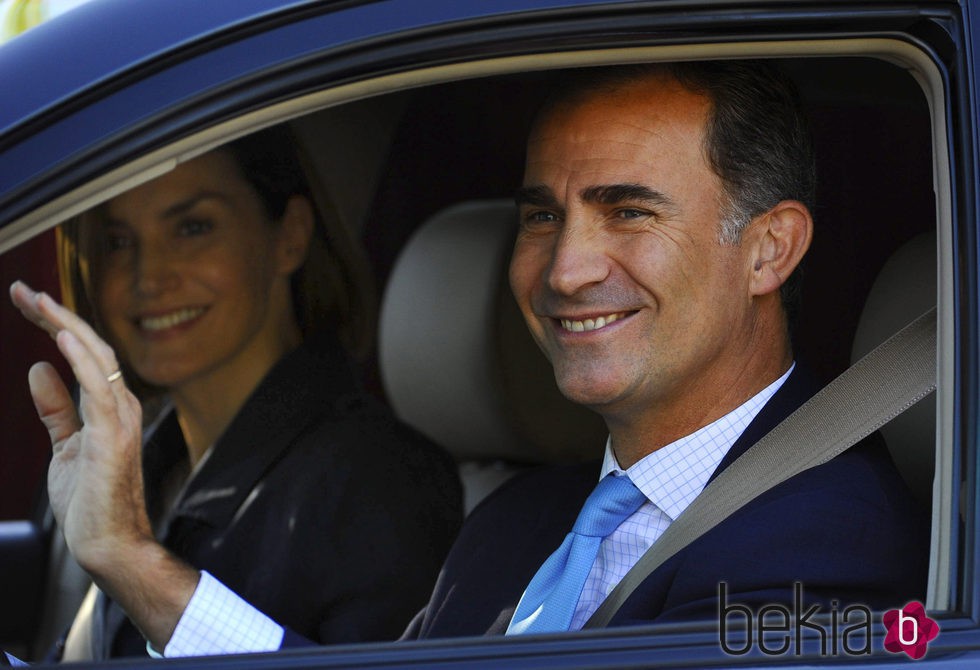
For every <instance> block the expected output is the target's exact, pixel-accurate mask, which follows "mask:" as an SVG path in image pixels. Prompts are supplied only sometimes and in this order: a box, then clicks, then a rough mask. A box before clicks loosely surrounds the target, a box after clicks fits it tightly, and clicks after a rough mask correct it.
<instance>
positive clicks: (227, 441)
mask: <svg viewBox="0 0 980 670" xmlns="http://www.w3.org/2000/svg"><path fill="white" fill-rule="evenodd" d="M185 449H186V447H185V446H184V442H183V439H182V438H181V433H180V430H179V427H178V426H177V422H176V419H175V417H174V416H172V415H171V416H169V417H167V418H166V419H165V420H164V421H163V423H162V424H161V425H160V427H159V428H158V429H157V430H156V431H155V432H154V434H153V436H152V437H151V438H150V439H149V440H148V441H147V443H146V446H145V448H144V468H145V469H144V475H145V479H146V491H147V505H148V508H149V509H150V511H151V514H153V512H159V511H160V505H161V501H160V492H161V483H162V481H163V478H164V477H165V476H166V474H167V473H168V472H171V471H172V470H173V468H174V466H175V464H177V463H178V462H179V461H180V460H181V459H185V458H186V455H185ZM461 522H462V502H461V488H460V485H459V480H458V477H457V474H456V467H455V464H454V463H453V461H452V459H450V458H449V456H448V455H447V454H445V453H444V452H442V451H441V450H439V449H437V448H436V447H435V446H434V445H432V444H431V443H430V442H429V441H428V440H426V439H425V438H423V437H422V436H421V435H419V434H418V433H416V432H414V431H413V430H411V429H409V428H408V427H407V426H405V425H404V424H401V423H400V422H398V421H397V420H395V419H394V417H393V416H392V415H391V414H390V413H389V412H387V411H386V410H383V409H381V408H380V406H379V405H377V404H376V403H375V402H374V401H372V400H371V399H369V398H368V397H366V396H365V395H363V394H361V393H359V392H358V390H357V389H356V388H355V385H354V381H353V376H352V374H351V372H350V369H349V366H348V363H347V361H346V359H345V358H344V356H343V355H342V354H341V353H340V351H339V349H338V348H337V347H336V346H333V345H329V344H323V343H321V346H320V348H319V349H318V350H316V351H314V350H311V349H309V348H306V347H304V348H301V349H299V350H297V351H296V352H293V353H292V354H290V355H288V356H286V357H285V358H284V359H283V360H282V361H280V362H279V363H278V364H277V365H276V367H275V368H273V370H271V371H270V373H269V374H268V376H267V377H266V379H265V380H263V382H262V383H261V385H260V386H259V387H258V388H257V389H256V391H255V392H254V393H253V394H252V396H251V397H250V398H249V400H248V401H247V402H246V404H245V405H244V406H243V407H242V409H241V411H240V412H239V413H238V415H237V416H236V417H235V419H234V421H233V422H232V424H231V425H230V426H229V427H228V429H227V430H226V431H225V433H224V434H223V435H222V436H221V438H220V439H219V441H218V443H217V444H216V445H215V446H214V448H213V452H212V454H211V456H210V457H209V459H208V460H207V461H206V462H205V463H204V465H203V466H202V468H201V470H200V471H199V472H198V473H197V475H196V476H195V477H194V479H193V480H192V481H191V482H190V484H189V485H188V487H187V490H186V491H185V492H184V495H183V496H182V497H181V499H180V501H179V502H178V504H177V507H176V509H175V511H174V514H173V516H172V518H171V520H170V522H169V523H168V524H167V527H166V530H165V532H164V536H163V542H164V544H165V545H166V546H167V547H168V548H169V549H170V550H172V551H173V552H174V553H175V554H177V555H178V556H180V557H181V558H183V559H184V560H186V561H188V562H189V563H190V564H191V565H193V566H194V567H196V568H199V569H203V570H207V571H208V572H210V573H211V574H213V575H214V576H215V577H217V578H218V579H219V580H221V581H222V582H223V583H224V584H225V585H227V586H228V587H230V588H231V589H232V590H234V591H235V592H236V593H238V594H239V595H240V596H242V597H244V598H245V599H246V600H247V601H249V602H250V603H251V604H253V605H254V606H256V607H257V608H258V609H260V610H261V611H263V612H264V613H266V614H267V615H269V616H271V617H272V618H273V619H274V620H276V621H277V622H279V623H281V624H283V625H284V626H288V627H289V628H290V629H292V630H293V631H295V632H297V633H299V634H302V635H303V636H304V637H306V638H308V639H309V640H311V641H314V642H318V643H321V644H327V643H337V642H357V641H366V640H382V639H393V638H395V637H397V636H398V635H399V634H400V633H401V632H402V630H403V629H404V627H405V625H406V623H407V622H408V621H409V620H410V619H411V618H412V615H414V614H415V613H416V612H417V611H418V609H419V608H420V607H422V606H423V605H424V604H425V602H426V599H427V597H428V596H429V594H430V593H431V590H432V585H433V583H434V581H435V579H436V575H437V574H438V571H439V567H440V565H441V564H442V561H443V559H444V558H445V555H446V553H447V552H448V550H449V547H450V546H451V544H452V541H453V539H454V538H455V536H456V533H457V531H458V530H459V526H460V524H461ZM104 625H105V627H106V630H104V631H103V633H104V635H103V639H104V642H103V644H104V647H105V650H106V651H109V650H110V649H111V655H113V656H117V655H131V654H139V655H145V644H146V643H145V641H144V640H143V638H142V637H140V636H139V634H138V633H137V632H136V630H135V629H134V628H133V626H132V624H130V623H129V622H128V620H125V618H124V616H123V615H122V613H121V610H119V608H118V606H115V605H112V606H111V607H110V608H109V612H107V616H106V623H105V624H104Z"/></svg>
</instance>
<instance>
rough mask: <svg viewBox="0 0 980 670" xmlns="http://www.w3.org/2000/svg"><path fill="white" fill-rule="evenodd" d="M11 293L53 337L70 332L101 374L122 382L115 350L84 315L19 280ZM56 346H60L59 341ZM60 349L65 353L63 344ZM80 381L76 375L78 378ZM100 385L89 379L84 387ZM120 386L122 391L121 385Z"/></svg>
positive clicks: (23, 309)
mask: <svg viewBox="0 0 980 670" xmlns="http://www.w3.org/2000/svg"><path fill="white" fill-rule="evenodd" d="M10 295H11V297H12V299H13V301H14V304H15V305H17V307H18V308H19V309H20V311H21V312H22V313H23V314H24V316H25V317H27V319H28V320H30V321H31V322H33V323H34V324H36V325H38V326H39V327H41V328H43V329H44V330H45V331H47V332H48V333H50V334H51V335H52V336H53V337H55V339H56V340H57V338H58V333H59V332H60V331H67V332H69V333H71V334H72V336H73V337H74V339H75V340H77V342H79V343H80V344H81V345H82V346H83V347H84V348H85V349H86V350H87V351H88V355H89V356H90V357H91V358H92V359H93V360H94V361H95V362H96V365H97V366H98V369H99V370H100V372H101V376H102V377H103V378H106V379H109V380H110V381H113V382H115V386H116V387H122V386H123V384H122V383H121V382H120V381H118V380H119V375H117V374H116V373H117V372H118V371H119V363H118V361H117V360H116V353H115V352H114V351H113V350H112V347H110V346H109V345H108V344H107V343H106V342H105V340H103V339H102V338H101V337H99V335H98V334H97V333H96V332H95V330H94V329H93V328H92V327H91V326H90V325H89V324H88V323H86V322H85V320H84V319H82V318H81V317H79V316H78V315H77V314H75V313H74V312H72V311H71V310H70V309H68V308H66V307H64V306H63V305H61V304H59V303H58V302H57V301H56V300H55V299H54V298H52V297H51V296H49V295H47V294H46V293H40V292H37V291H34V290H33V289H31V288H30V287H29V286H28V285H27V284H25V283H23V282H21V281H17V282H14V284H13V285H12V286H11V287H10ZM59 347H61V344H60V343H59ZM62 353H65V350H64V349H63V348H62ZM66 355H67V354H66ZM83 355H84V354H83V352H76V354H75V360H76V361H77V360H80V358H79V357H81V356H83ZM69 362H72V361H69ZM72 367H73V368H74V367H75V363H74V362H72ZM81 381H82V380H81V379H79V382H81ZM100 387H101V385H98V384H92V383H90V384H89V385H88V387H87V388H88V389H90V390H94V389H96V388H100ZM119 390H121V391H125V389H124V388H123V389H119ZM113 391H114V392H116V391H117V389H116V388H113Z"/></svg>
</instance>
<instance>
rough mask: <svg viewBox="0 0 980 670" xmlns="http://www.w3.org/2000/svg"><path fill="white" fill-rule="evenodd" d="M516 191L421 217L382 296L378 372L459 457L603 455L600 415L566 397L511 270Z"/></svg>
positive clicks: (403, 409)
mask: <svg viewBox="0 0 980 670" xmlns="http://www.w3.org/2000/svg"><path fill="white" fill-rule="evenodd" d="M516 221H517V216H516V210H515V208H514V205H513V203H512V202H511V201H506V200H486V201H473V202H467V203H462V204H460V205H456V206H453V207H450V208H449V209H446V210H444V211H442V212H440V213H439V214H436V215H435V216H433V217H432V218H431V219H430V220H429V221H427V222H426V223H424V224H423V225H422V226H421V227H420V228H419V229H418V230H417V231H416V232H415V234H414V235H413V236H412V238H411V239H410V240H409V242H408V244H407V245H406V246H405V249H404V250H403V251H402V252H401V255H400V256H399V259H398V262H397V263H396V265H395V267H394V270H393V271H392V274H391V278H390V279H389V282H388V286H387V288H386V291H385V294H384V298H383V301H382V305H381V322H380V332H379V351H380V365H381V376H382V381H383V383H384V386H385V390H386V392H387V394H388V398H389V400H390V402H391V404H392V407H393V408H394V409H395V412H396V413H397V414H398V415H399V416H400V417H401V418H402V420H404V421H406V422H407V423H409V424H410V425H412V426H414V427H415V428H417V429H418V430H420V431H422V432H423V433H425V434H426V435H428V436H429V437H430V438H431V439H433V440H435V441H436V442H438V443H439V444H442V445H443V446H445V447H446V448H447V449H449V450H450V452H451V453H453V454H454V455H455V456H456V457H457V458H458V459H460V460H465V459H484V460H492V459H507V460H515V461H522V462H556V461H573V460H581V459H582V458H587V457H598V456H600V455H601V454H602V449H603V446H604V444H605V435H606V431H605V426H604V424H603V423H602V421H601V419H600V418H599V417H598V416H597V415H595V414H593V413H592V412H591V411H589V410H586V409H584V408H582V407H580V406H577V405H574V404H572V403H570V402H569V401H568V400H566V399H565V398H564V397H563V396H562V395H561V394H560V393H559V391H558V389H557V387H556V386H555V382H554V376H553V374H552V371H551V366H550V365H549V363H548V362H547V360H545V358H544V356H543V355H542V354H541V352H540V351H539V350H538V348H537V346H536V345H535V344H534V342H533V340H532V339H531V337H530V335H529V334H528V332H527V329H526V327H525V326H524V321H523V319H522V318H521V316H520V312H519V310H518V309H517V306H516V304H515V303H514V299H513V297H512V296H511V294H510V289H509V287H508V282H507V264H508V262H509V257H510V250H511V247H512V245H513V239H514V233H515V230H516Z"/></svg>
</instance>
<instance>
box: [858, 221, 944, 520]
mask: <svg viewBox="0 0 980 670" xmlns="http://www.w3.org/2000/svg"><path fill="white" fill-rule="evenodd" d="M935 305H936V236H935V234H933V233H922V234H920V235H917V236H915V237H913V238H912V239H910V240H909V241H908V242H906V243H905V244H903V245H902V246H901V247H899V248H898V250H897V251H895V252H894V253H893V254H892V255H891V256H890V257H889V259H888V260H887V261H886V262H885V264H884V266H882V268H881V271H880V272H879V273H878V276H877V278H876V279H875V281H874V284H873V285H872V287H871V291H870V292H869V294H868V297H867V300H866V301H865V304H864V309H863V310H862V312H861V317H860V319H859V321H858V326H857V331H856V332H855V335H854V343H853V347H852V350H851V361H852V362H854V361H857V360H858V359H859V358H861V357H862V356H864V355H865V354H866V353H868V352H869V351H871V350H872V349H873V348H874V347H876V346H877V345H878V344H880V343H881V342H884V341H885V340H886V339H887V338H888V337H889V336H890V335H892V334H893V333H894V332H896V331H897V330H899V329H901V328H902V327H903V326H905V325H906V324H907V323H909V322H910V321H912V320H913V319H915V318H916V317H918V316H919V315H920V314H922V313H923V312H925V311H926V310H928V309H929V308H930V307H933V306H935ZM881 434H882V435H883V436H884V438H885V442H886V443H887V444H888V450H889V452H890V453H891V455H892V460H894V461H895V465H896V466H898V469H899V470H900V471H901V473H902V476H903V477H904V478H905V481H906V482H908V484H909V486H910V487H911V488H912V490H913V492H914V493H915V494H916V496H918V497H919V499H920V500H922V501H923V502H924V503H929V501H931V499H932V483H933V475H934V473H935V467H936V465H935V460H936V449H935V443H936V437H935V436H936V394H935V392H933V393H931V394H930V395H929V396H928V397H926V398H924V399H923V400H921V401H920V402H919V403H918V404H916V405H914V406H913V407H911V408H909V409H908V410H906V411H905V412H903V413H902V414H900V415H899V416H897V417H896V418H894V419H892V421H891V422H890V423H888V424H887V425H885V426H884V427H883V428H882V429H881Z"/></svg>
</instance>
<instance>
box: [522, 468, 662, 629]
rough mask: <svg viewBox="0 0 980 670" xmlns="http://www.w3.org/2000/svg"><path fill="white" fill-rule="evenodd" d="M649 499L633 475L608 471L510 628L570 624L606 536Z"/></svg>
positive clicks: (564, 626)
mask: <svg viewBox="0 0 980 670" xmlns="http://www.w3.org/2000/svg"><path fill="white" fill-rule="evenodd" d="M644 500H646V496H644V495H643V493H641V492H640V490H639V489H638V488H636V486H635V485H634V484H633V482H631V481H630V479H629V477H625V476H623V477H615V476H613V475H607V476H606V477H604V478H603V479H602V481H600V482H599V485H598V486H596V487H595V490H594V491H592V494H591V495H590V496H589V497H588V499H587V500H586V501H585V505H584V506H583V507H582V511H581V512H579V514H578V518H577V519H576V520H575V525H574V526H573V527H572V532H571V533H569V534H568V536H567V537H566V538H565V541H564V542H562V543H561V546H560V547H558V549H557V551H555V553H553V554H552V555H551V556H549V557H548V559H547V560H546V561H545V562H544V564H543V565H542V566H541V567H540V568H539V569H538V572H537V573H536V574H535V575H534V578H533V579H531V583H530V584H528V586H527V589H526V590H525V591H524V595H523V596H522V597H521V601H520V602H519V603H518V604H517V610H516V611H515V612H514V617H513V618H512V619H511V622H510V626H508V627H507V634H508V635H512V634H515V633H550V632H556V631H563V630H568V626H569V624H571V622H572V615H574V614H575V607H576V606H577V605H578V600H579V597H581V595H582V588H583V587H584V586H585V580H586V578H587V577H588V576H589V572H591V571H592V564H593V563H595V559H596V556H597V555H598V554H599V545H600V544H601V543H602V540H603V538H605V537H606V536H607V535H609V534H610V533H611V532H613V531H614V530H616V528H617V527H618V526H619V524H621V523H622V522H623V521H624V520H625V519H626V518H627V517H628V516H630V515H631V514H633V512H635V511H636V510H637V509H639V507H640V505H642V504H643V501H644Z"/></svg>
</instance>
